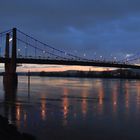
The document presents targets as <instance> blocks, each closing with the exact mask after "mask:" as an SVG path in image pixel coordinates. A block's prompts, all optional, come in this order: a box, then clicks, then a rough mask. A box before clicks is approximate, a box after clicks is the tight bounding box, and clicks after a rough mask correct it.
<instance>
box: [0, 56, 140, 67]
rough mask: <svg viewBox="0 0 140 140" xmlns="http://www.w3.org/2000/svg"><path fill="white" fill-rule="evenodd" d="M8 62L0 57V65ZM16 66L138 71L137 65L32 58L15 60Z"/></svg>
mask: <svg viewBox="0 0 140 140" xmlns="http://www.w3.org/2000/svg"><path fill="white" fill-rule="evenodd" d="M8 61H9V62H10V59H6V58H4V57H0V63H5V62H8ZM16 63H18V64H49V65H77V66H97V67H111V68H113V67H114V68H132V69H140V66H139V65H132V64H125V63H115V62H103V61H102V62H101V61H80V60H77V61H76V60H51V59H33V58H17V60H16Z"/></svg>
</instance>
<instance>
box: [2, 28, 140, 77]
mask: <svg viewBox="0 0 140 140" xmlns="http://www.w3.org/2000/svg"><path fill="white" fill-rule="evenodd" d="M93 53H94V52H93ZM139 58H140V56H139V55H138V54H136V55H133V56H132V57H130V58H129V59H128V58H124V59H123V60H115V61H114V60H100V59H98V60H97V59H96V60H95V59H89V58H85V57H81V56H77V55H75V54H72V53H67V52H66V51H63V50H60V49H58V48H55V47H53V46H51V45H49V44H46V43H43V42H41V41H40V40H37V39H35V38H34V37H32V36H30V35H28V34H26V33H24V32H22V31H20V30H19V29H16V28H13V29H10V30H7V31H4V32H1V33H0V63H4V64H5V77H8V78H6V79H9V76H11V75H13V76H14V75H16V67H17V64H49V65H50V64H53V65H79V66H98V67H115V68H133V69H140V65H136V64H135V61H136V60H139Z"/></svg>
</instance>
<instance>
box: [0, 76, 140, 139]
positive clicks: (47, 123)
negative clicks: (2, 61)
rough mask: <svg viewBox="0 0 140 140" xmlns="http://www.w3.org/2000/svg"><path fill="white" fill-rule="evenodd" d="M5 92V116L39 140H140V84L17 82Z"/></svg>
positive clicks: (0, 102) (0, 94) (0, 98)
mask: <svg viewBox="0 0 140 140" xmlns="http://www.w3.org/2000/svg"><path fill="white" fill-rule="evenodd" d="M18 80H19V83H18V88H17V90H14V91H13V90H8V91H6V90H7V89H5V90H4V88H3V82H2V77H0V114H1V115H3V116H6V117H7V118H8V119H9V121H10V123H14V124H16V126H17V127H18V129H19V130H20V131H21V132H27V133H30V134H32V135H34V136H36V138H37V140H58V139H60V140H67V139H68V140H74V139H76V140H77V139H80V140H87V139H88V140H93V139H94V140H137V139H138V140H139V139H140V132H139V130H140V81H139V80H123V79H94V78H93V79H90V78H88V79H86V78H60V77H59V78H58V77H54V78H49V77H31V84H30V89H29V88H28V82H27V81H28V78H27V77H26V76H19V77H18Z"/></svg>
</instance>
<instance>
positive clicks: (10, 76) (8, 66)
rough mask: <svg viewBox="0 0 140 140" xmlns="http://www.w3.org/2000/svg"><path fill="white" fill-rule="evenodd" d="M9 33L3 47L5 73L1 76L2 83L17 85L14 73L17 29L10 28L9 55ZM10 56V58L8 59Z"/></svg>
mask: <svg viewBox="0 0 140 140" xmlns="http://www.w3.org/2000/svg"><path fill="white" fill-rule="evenodd" d="M9 40H10V35H9V33H7V34H6V47H5V59H6V61H5V73H4V76H3V83H4V85H12V86H13V87H14V86H17V83H18V77H17V73H16V66H17V62H16V61H17V29H16V28H13V29H12V50H11V53H12V54H11V55H10V54H9V53H10V48H9V46H10V43H9ZM10 56H11V59H10Z"/></svg>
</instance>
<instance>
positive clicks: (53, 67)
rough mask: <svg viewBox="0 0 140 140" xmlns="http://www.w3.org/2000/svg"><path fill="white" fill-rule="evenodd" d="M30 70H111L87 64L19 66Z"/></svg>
mask: <svg viewBox="0 0 140 140" xmlns="http://www.w3.org/2000/svg"><path fill="white" fill-rule="evenodd" d="M28 70H30V71H33V72H39V71H46V72H50V71H67V70H80V71H104V70H110V69H108V68H101V67H87V66H62V65H61V66H59V65H22V66H20V67H18V68H17V71H22V72H27V71H28Z"/></svg>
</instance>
